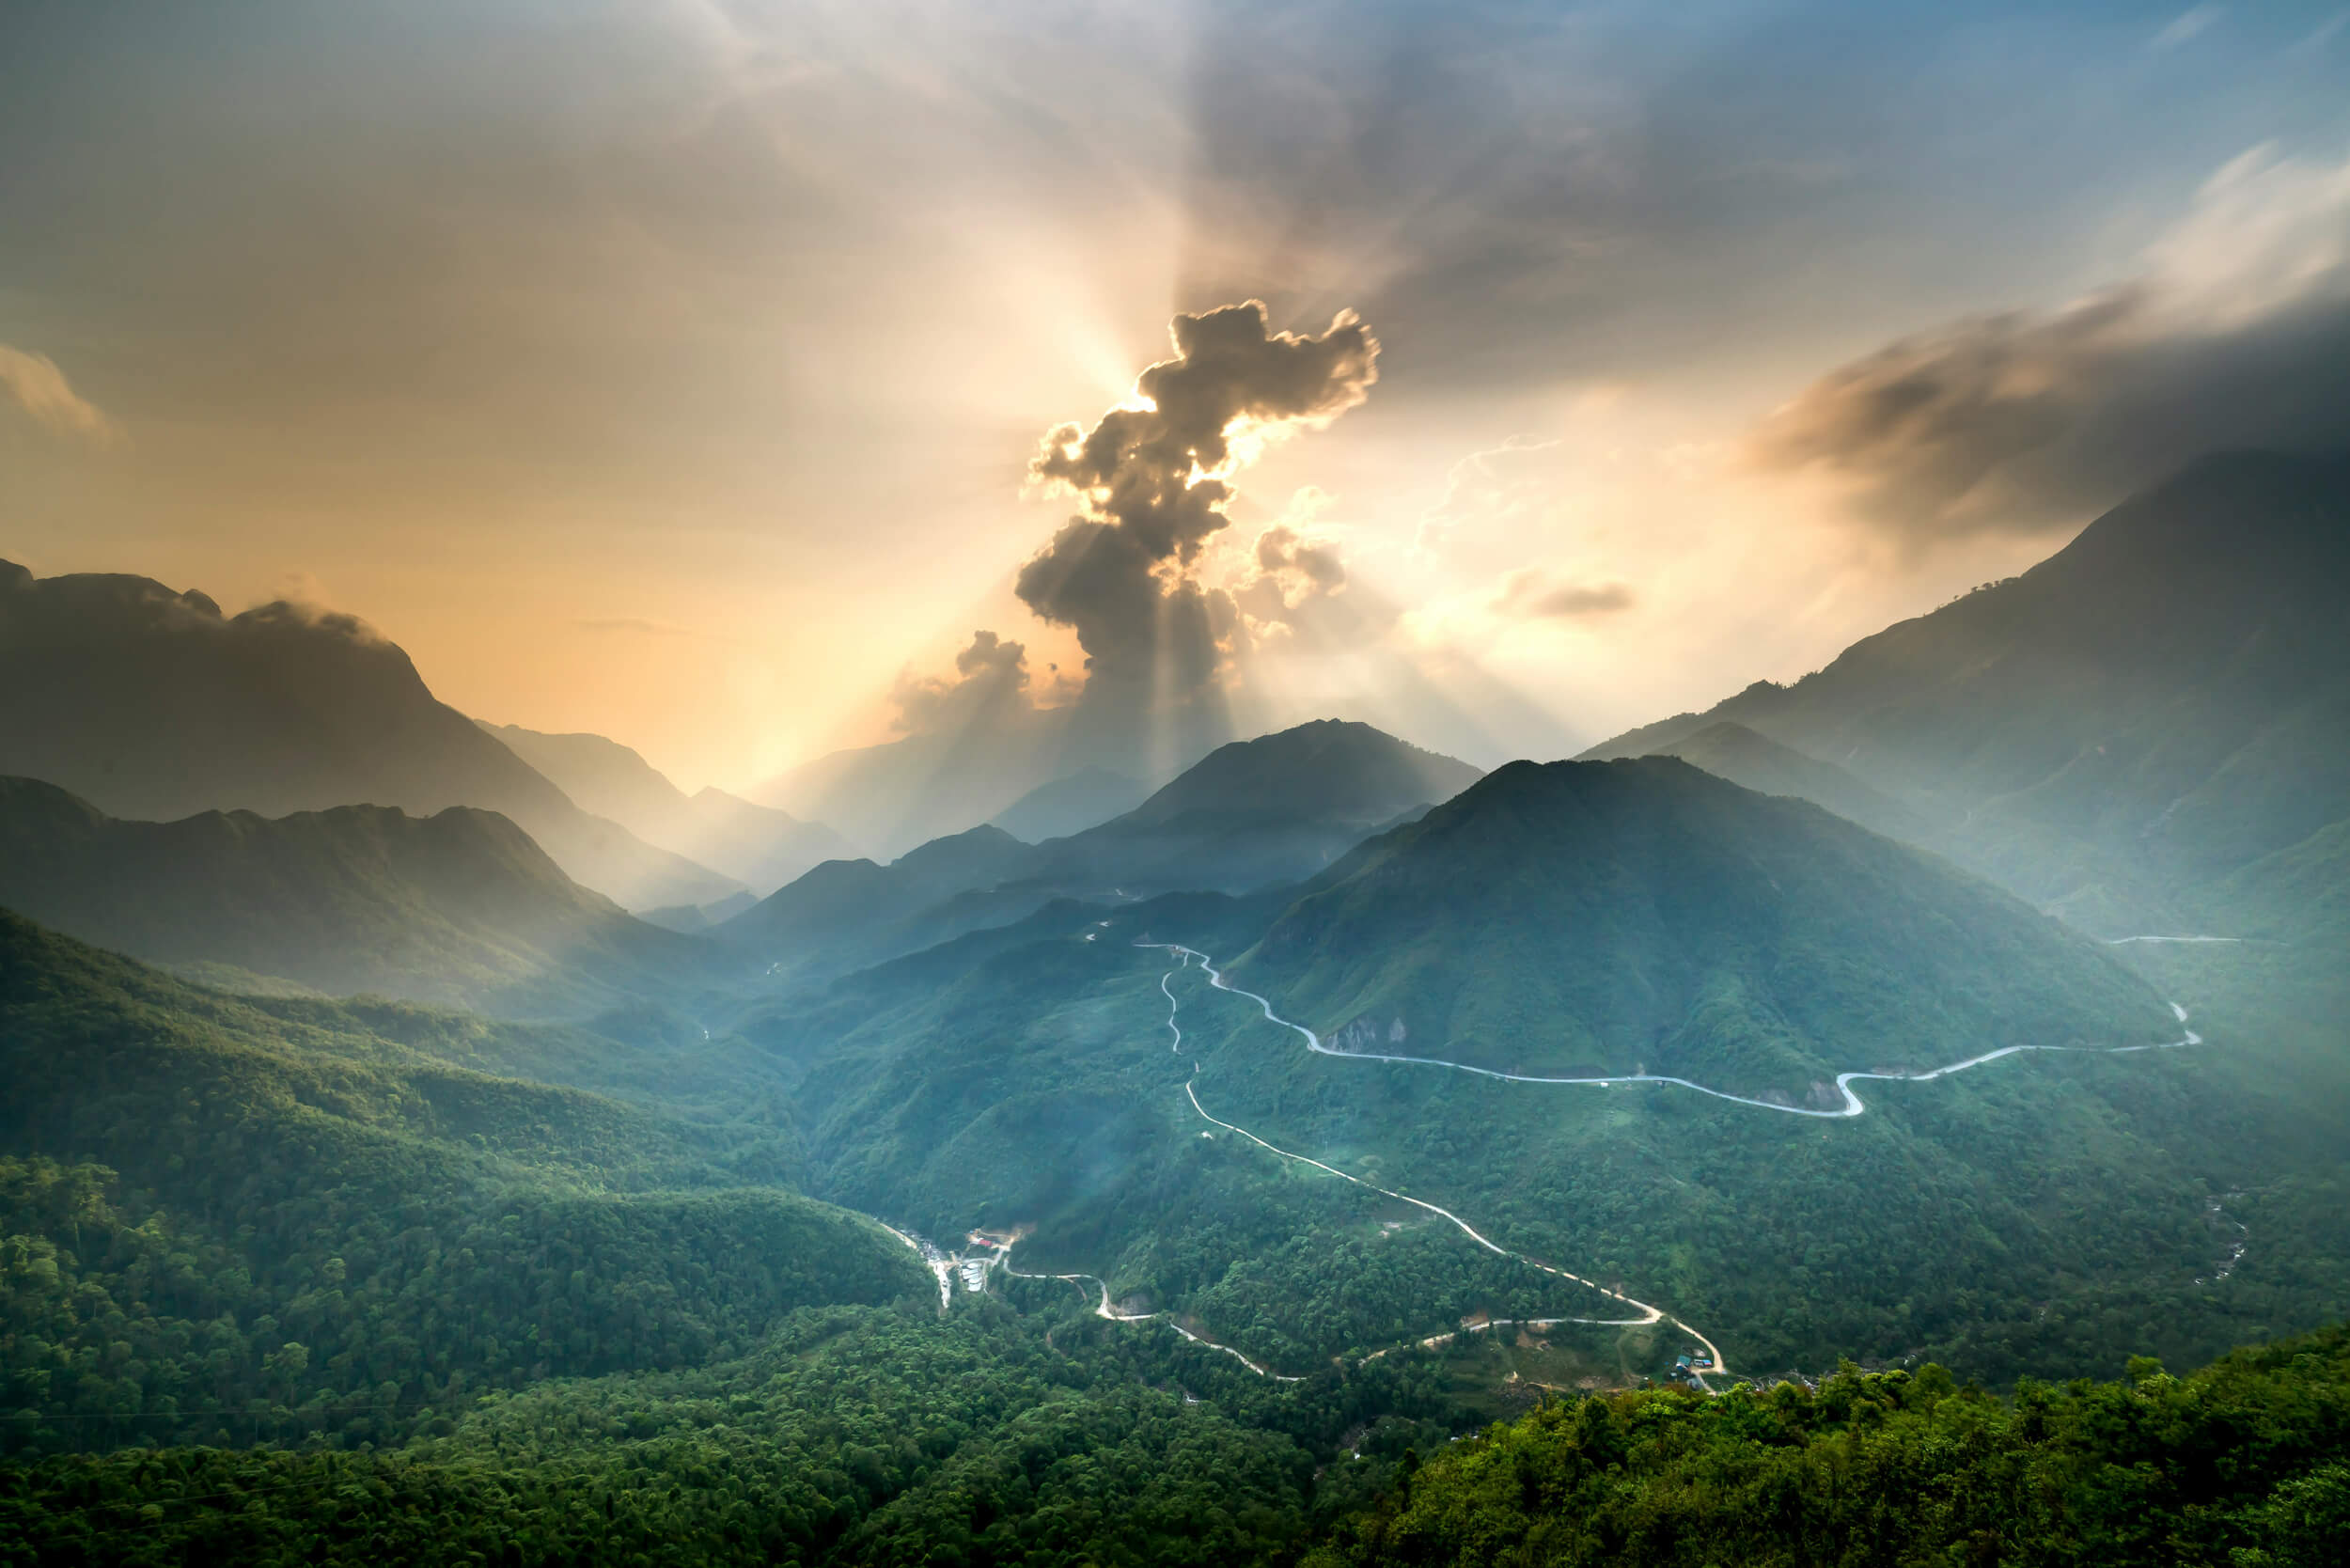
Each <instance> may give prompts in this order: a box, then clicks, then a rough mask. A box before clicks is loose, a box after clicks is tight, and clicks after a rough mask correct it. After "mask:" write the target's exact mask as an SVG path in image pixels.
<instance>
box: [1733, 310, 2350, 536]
mask: <svg viewBox="0 0 2350 1568" xmlns="http://www.w3.org/2000/svg"><path fill="white" fill-rule="evenodd" d="M2148 313H2149V312H2148V306H2146V305H2145V303H2144V296H2143V295H2142V294H2139V293H2137V292H2134V291H2133V292H2123V293H2119V294H2116V295H2113V296H2110V297H2108V298H2107V299H2104V300H2101V301H2098V302H2096V303H2094V304H2092V305H2088V306H2081V307H2079V308H2078V309H2076V310H2073V311H2068V312H2065V313H2063V314H2061V315H2059V316H2055V317H2050V318H2042V319H2033V318H2029V317H2020V316H2001V317H1992V318H1986V319H1983V320H1980V321H1967V322H1962V323H1960V324H1959V325H1957V326H1953V327H1950V328H1947V329H1945V330H1943V331H1941V332H1938V333H1935V334H1933V335H1931V336H1929V337H1916V338H1909V339H1905V340H1904V341H1901V342H1898V343H1894V344H1892V345H1890V346H1889V347H1888V348H1885V349H1882V350H1879V351H1878V352H1877V353H1873V354H1871V355H1869V356H1868V357H1866V358H1864V359H1860V360H1857V361H1856V362H1854V363H1853V364H1850V365H1847V366H1844V367H1843V368H1840V369H1837V370H1835V371H1832V372H1830V373H1829V374H1828V375H1826V376H1825V377H1823V378H1821V379H1820V380H1819V381H1817V382H1815V383H1813V384H1811V385H1810V387H1807V388H1806V389H1805V390H1804V391H1803V392H1802V394H1800V395H1799V396H1798V397H1797V398H1796V399H1795V400H1794V401H1793V402H1791V403H1789V404H1788V405H1787V406H1786V407H1785V408H1783V409H1781V410H1780V411H1779V412H1778V413H1777V414H1776V415H1774V416H1772V417H1771V418H1770V419H1769V420H1768V421H1767V422H1766V423H1765V424H1764V425H1763V428H1762V429H1761V430H1760V431H1758V432H1757V434H1756V438H1755V442H1754V451H1755V455H1756V457H1757V458H1758V460H1759V461H1760V462H1761V463H1763V464H1764V465H1765V466H1769V467H1778V468H1794V467H1802V466H1807V465H1810V464H1818V465H1821V466H1823V467H1825V468H1827V469H1829V470H1831V471H1834V472H1837V473H1840V474H1843V475H1846V476H1849V477H1850V478H1854V479H1855V480H1857V481H1858V483H1859V486H1860V489H1859V494H1858V506H1859V509H1860V511H1861V514H1862V516H1863V517H1865V518H1866V519H1867V520H1868V521H1869V522H1871V523H1872V524H1874V525H1878V526H1880V527H1883V528H1886V529H1888V530H1891V531H1893V532H1895V533H1897V534H1900V535H1904V536H1908V537H1912V538H1917V539H1923V538H1929V537H1933V536H1935V535H1941V534H1956V533H1966V532H1975V531H1984V530H2006V531H2014V532H2028V531H2032V530H2036V529H2040V528H2045V527H2051V526H2060V525H2063V524H2064V523H2066V522H2068V521H2076V520H2077V519H2078V517H2079V515H2080V514H2081V513H2082V512H2083V511H2084V510H2094V509H2096V508H2098V507H2100V506H2103V505H2106V504H2109V503H2110V502H2112V501H2114V500H2116V499H2118V498H2119V497H2120V496H2121V495H2123V494H2126V493H2128V492H2129V491H2131V490H2134V489H2137V488H2139V487H2140V486H2142V485H2145V484H2147V483H2150V482H2152V481H2153V480H2154V479H2156V478H2160V477H2161V476H2162V475H2163V474H2164V473H2165V472H2167V471H2169V470H2170V469H2171V468H2174V467H2176V466H2178V464H2180V463H2183V462H2185V461H2186V459H2188V458H2191V457H2194V456H2197V455H2198V454H2200V453H2203V452H2208V451H2216V450H2220V449H2224V448H2228V447H2287V448H2300V449H2331V448H2338V447H2344V446H2350V303H2344V302H2340V301H2333V302H2311V303H2309V304H2305V305H2302V306H2296V307H2295V308H2293V309H2290V310H2287V311H2283V312H2280V313H2279V314H2277V315H2275V316H2272V317H2267V318H2264V319H2262V320H2260V321H2255V322H2251V323H2248V324H2246V325H2244V326H2241V327H2237V328H2234V329H2233V330H2226V331H2201V330H2192V331H2186V332H2174V331H2166V330H2164V329H2163V328H2162V326H2161V325H2160V323H2158V322H2154V321H2147V320H2145V319H2144V318H2145V317H2146V316H2147V314H2148Z"/></svg>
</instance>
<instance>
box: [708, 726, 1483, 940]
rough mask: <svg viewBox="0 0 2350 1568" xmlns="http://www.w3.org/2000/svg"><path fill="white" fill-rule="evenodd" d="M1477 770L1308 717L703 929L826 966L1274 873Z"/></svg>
mask: <svg viewBox="0 0 2350 1568" xmlns="http://www.w3.org/2000/svg"><path fill="white" fill-rule="evenodd" d="M1478 776H1479V774H1478V770H1477V769H1475V768H1473V767H1470V766H1469V765H1468V764H1467V763H1465V762H1461V761H1456V760H1453V759H1451V758H1449V757H1441V756H1438V755H1437V754H1435V753H1434V752H1429V751H1422V750H1420V749H1419V748H1418V747H1417V746H1413V745H1407V744H1405V743H1404V742H1402V741H1399V740H1396V739H1395V738H1394V737H1393V736H1390V735H1387V734H1383V733H1381V732H1380V731H1379V730H1376V729H1372V728H1371V727H1370V726H1369V725H1365V724H1351V723H1343V722H1340V721H1338V720H1335V719H1324V720H1319V721H1316V722H1314V723H1310V724H1304V725H1299V726H1297V727H1296V728H1294V729H1286V730H1282V731H1279V732H1278V733H1276V734H1272V735H1263V736H1259V737H1258V738H1256V739H1255V740H1250V741H1234V742H1232V743H1230V745H1224V746H1220V747H1218V748H1217V749H1216V750H1215V751H1214V752H1211V753H1210V754H1209V755H1208V756H1207V757H1205V758H1203V759H1202V760H1200V761H1199V762H1198V763H1196V764H1195V765H1194V766H1192V767H1190V768H1188V769H1186V770H1185V771H1184V772H1183V774H1182V775H1181V776H1179V777H1177V778H1176V779H1174V780H1173V781H1172V782H1170V783H1168V784H1167V786H1165V787H1164V788H1162V789H1160V790H1158V791H1156V792H1153V793H1152V794H1151V795H1150V797H1149V798H1148V799H1146V800H1144V801H1143V802H1142V804H1140V805H1139V806H1137V807H1136V808H1134V809H1132V810H1130V811H1127V812H1125V813H1124V814H1123V815H1120V816H1117V817H1113V818H1112V819H1110V820H1109V821H1108V822H1105V823H1100V824H1098V825H1096V826H1093V827H1089V828H1087V829H1085V830H1084V831H1082V832H1078V833H1074V834H1071V835H1069V836H1068V837H1066V838H1060V839H1047V840H1045V841H1044V842H1042V843H1040V844H1034V845H1030V844H1025V843H1022V842H1020V841H1019V840H1018V839H1014V838H1013V837H1012V836H1011V834H1009V833H1006V832H1005V831H1004V830H1003V829H1001V828H999V827H995V826H992V825H989V826H981V827H977V828H973V829H971V830H970V831H969V832H967V833H963V834H959V835H955V836H953V837H951V838H947V839H935V840H933V841H932V842H931V843H928V844H925V845H923V846H922V847H921V848H919V849H917V850H915V851H913V852H911V853H910V854H908V855H903V856H901V858H899V859H898V860H896V861H893V862H891V863H890V864H889V865H887V866H879V865H875V864H874V863H872V862H870V861H863V860H860V861H850V862H836V863H834V864H832V865H827V866H820V867H818V868H817V869H816V870H813V871H810V872H809V873H807V875H806V876H804V877H802V878H801V879H800V880H799V881H798V882H795V883H793V884H791V886H787V887H784V888H781V889H780V890H778V891H777V892H776V894H775V895H774V896H773V897H771V898H769V899H767V900H765V901H764V902H761V903H760V904H758V905H756V906H754V907H753V908H751V909H748V910H745V911H744V913H743V914H741V915H738V916H736V917H734V918H733V919H731V920H729V921H727V922H726V923H725V924H724V925H723V926H722V927H720V928H719V931H718V933H717V934H718V935H719V937H720V939H722V940H724V941H726V942H728V943H729V944H731V945H733V946H736V947H738V948H741V949H744V950H745V951H747V952H749V953H751V954H753V955H755V956H756V957H758V958H759V959H760V960H761V961H762V962H765V963H768V964H781V965H783V966H784V967H785V968H787V969H790V968H794V967H798V968H802V969H805V968H806V967H807V966H808V965H810V964H816V965H822V966H825V967H830V968H836V969H837V968H838V967H840V966H843V965H846V966H850V967H854V966H856V965H858V964H870V963H875V962H879V961H880V960H883V959H885V958H889V957H893V956H895V955H897V954H899V953H902V952H911V951H914V950H916V949H919V948H922V947H927V946H929V945H931V944H932V943H934V942H939V941H944V940H947V939H948V938H949V937H952V936H955V935H957V934H959V933H963V932H965V931H970V930H974V929H977V928H979V927H980V926H987V925H1004V924H1008V923H1010V922H1011V921H1012V920H1015V919H1018V918H1020V917H1023V916H1026V915H1027V914H1029V913H1031V912H1033V911H1034V910H1036V909H1038V908H1041V907H1042V906H1043V905H1044V904H1046V903H1048V902H1051V901H1053V900H1055V899H1058V898H1083V899H1092V900H1097V901H1107V902H1122V901H1129V900H1133V899H1137V898H1143V897H1147V896H1149V895H1151V894H1153V893H1162V892H1170V891H1175V890H1178V889H1184V890H1198V891H1219V892H1246V891H1249V890H1252V889H1256V888H1261V887H1270V886H1279V885H1281V884H1284V883H1290V882H1296V881H1300V880H1302V879H1304V878H1306V877H1308V876H1311V875H1313V874H1314V873H1316V872H1317V871H1320V870H1323V869H1324V867H1326V866H1328V865H1329V864H1330V863H1331V862H1332V861H1334V860H1336V859H1337V858H1338V857H1339V856H1340V855H1344V854H1345V853H1346V852H1347V851H1348V850H1350V849H1352V848H1354V846H1355V844H1357V843H1359V842H1361V841H1362V839H1364V838H1365V837H1367V836H1368V835H1370V834H1371V833H1373V832H1376V831H1378V830H1379V829H1381V828H1384V827H1387V826H1390V825H1392V824H1393V823H1396V822H1397V821H1399V820H1401V819H1402V818H1403V817H1406V816H1408V815H1411V814H1413V813H1415V812H1418V811H1419V810H1423V809H1425V808H1427V807H1429V806H1432V805H1434V804H1435V803H1436V802H1437V801H1440V800H1444V799H1447V798H1449V797H1450V796H1451V795H1453V794H1454V793H1456V792H1459V791H1460V790H1461V789H1463V788H1464V787H1465V786H1466V785H1467V784H1469V783H1470V782H1472V781H1473V780H1475V779H1476V778H1477V777H1478Z"/></svg>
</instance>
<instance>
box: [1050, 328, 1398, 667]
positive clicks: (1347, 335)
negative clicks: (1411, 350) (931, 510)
mask: <svg viewBox="0 0 2350 1568" xmlns="http://www.w3.org/2000/svg"><path fill="white" fill-rule="evenodd" d="M1173 336H1174V339H1175V349H1176V354H1175V357H1174V358H1172V359H1167V360H1162V361H1160V362H1159V363H1158V364H1156V365H1153V366H1152V367H1151V368H1149V369H1147V370H1145V371H1144V372H1143V373H1142V375H1141V377H1140V379H1139V380H1138V381H1137V382H1136V391H1137V392H1138V393H1139V394H1140V395H1141V396H1142V397H1143V398H1145V399H1147V400H1149V403H1150V406H1149V407H1147V408H1120V409H1112V410H1111V411H1110V412H1109V413H1107V414H1105V415H1104V416H1102V417H1101V419H1100V420H1099V421H1098V422H1097V423H1096V424H1095V425H1094V426H1093V428H1092V429H1091V430H1084V429H1081V428H1080V427H1078V426H1076V425H1073V424H1072V425H1063V426H1061V427H1059V428H1058V429H1057V430H1055V431H1052V433H1051V434H1049V435H1047V436H1046V437H1045V439H1044V444H1043V447H1042V449H1041V450H1040V451H1039V453H1038V455H1037V457H1036V460H1035V462H1034V463H1032V464H1031V465H1030V468H1029V473H1030V477H1031V478H1034V479H1036V480H1038V481H1040V482H1041V483H1043V484H1045V485H1048V486H1051V487H1054V488H1056V489H1062V490H1066V491H1068V492H1070V493H1072V494H1075V495H1077V496H1078V497H1080V498H1081V499H1082V500H1083V502H1084V504H1085V508H1086V510H1085V511H1084V513H1083V514H1081V515H1079V516H1076V517H1073V518H1071V519H1070V520H1069V521H1068V522H1067V523H1066V524H1065V525H1062V527H1061V529H1060V531H1059V532H1058V533H1057V534H1055V535H1054V536H1053V540H1052V542H1051V543H1050V544H1048V545H1046V546H1045V547H1044V549H1043V550H1042V551H1041V552H1039V553H1038V554H1037V556H1036V557H1034V558H1032V559H1031V560H1029V562H1028V563H1027V564H1026V566H1025V567H1023V568H1022V569H1021V571H1020V575H1019V578H1018V580H1017V581H1016V582H1015V584H1014V585H1013V586H1014V588H1015V590H1016V591H1017V592H1018V594H1019V595H1020V598H1021V601H1022V602H1023V603H1024V604H1026V605H1027V606H1028V607H1029V608H1030V609H1031V610H1033V611H1034V612H1035V613H1036V614H1037V616H1038V617H1039V618H1040V619H1043V620H1046V621H1050V622H1052V623H1054V624H1056V625H1061V626H1067V627H1070V628H1071V629H1072V630H1073V631H1074V632H1075V633H1076V634H1077V641H1078V643H1079V645H1080V646H1081V647H1083V648H1084V650H1085V653H1086V670H1087V677H1088V690H1089V692H1091V691H1093V690H1095V689H1096V688H1097V687H1101V688H1105V689H1106V688H1107V687H1110V686H1119V687H1126V688H1136V687H1139V688H1142V689H1144V690H1146V691H1155V692H1156V693H1159V694H1162V695H1167V696H1171V697H1173V698H1176V699H1178V700H1180V699H1182V698H1183V697H1184V696H1185V695H1187V694H1188V693H1190V692H1193V691H1195V690H1197V689H1198V688H1199V687H1200V686H1201V685H1203V684H1204V683H1205V682H1207V680H1208V679H1209V677H1210V676H1211V675H1213V674H1214V670H1215V666H1216V663H1217V660H1218V658H1219V647H1218V645H1219V644H1220V643H1221V641H1222V640H1223V638H1224V636H1225V635H1226V634H1227V633H1228V632H1229V631H1230V628H1231V626H1232V623H1233V619H1234V609H1233V606H1232V604H1231V601H1230V598H1229V596H1227V595H1226V594H1224V593H1223V592H1221V591H1220V590H1214V589H1208V588H1202V587H1200V585H1199V584H1198V583H1197V582H1194V581H1193V580H1192V579H1191V578H1190V577H1189V576H1188V575H1187V574H1186V572H1185V571H1184V569H1185V568H1187V567H1189V566H1190V565H1191V564H1192V562H1193V561H1195V560H1196V559H1197V558H1198V557H1199V551H1200V549H1201V547H1202V546H1203V545H1204V544H1205V543H1206V542H1207V541H1208V540H1209V538H1210V537H1211V536H1213V535H1214V534H1215V533H1216V532H1217V531H1218V530H1219V529H1221V528H1223V527H1224V526H1225V525H1226V524H1227V523H1229V522H1230V518H1229V517H1228V516H1227V515H1226V513H1225V511H1224V508H1225V506H1226V504H1227V503H1229V502H1230V500H1231V498H1232V494H1233V492H1232V489H1231V487H1230V484H1228V483H1227V482H1226V479H1225V476H1226V475H1227V474H1229V472H1230V469H1231V468H1232V467H1233V466H1234V464H1235V453H1234V449H1233V442H1234V440H1235V439H1236V438H1243V439H1246V438H1250V437H1269V436H1273V435H1277V433H1279V432H1280V431H1282V430H1284V429H1288V428H1293V427H1296V426H1300V425H1315V424H1321V423H1324V422H1326V421H1328V420H1330V419H1333V418H1335V417H1337V416H1339V415H1340V414H1342V413H1344V412H1345V411H1346V410H1348V409H1350V408H1352V407H1354V406H1355V404H1357V403H1359V402H1361V401H1362V400H1363V399H1364V398H1365V397H1366V396H1368V395H1369V391H1370V388H1371V383H1372V382H1373V381H1375V380H1376V379H1377V377H1378V368H1377V359H1378V354H1379V343H1378V339H1376V338H1374V337H1371V332H1370V329H1368V328H1367V327H1365V326H1364V325H1363V323H1362V322H1361V321H1358V320H1356V319H1355V316H1354V315H1353V313H1351V312H1344V311H1342V312H1340V314H1339V316H1338V317H1337V319H1336V320H1334V321H1332V322H1331V323H1330V326H1329V328H1328V329H1327V330H1326V331H1324V332H1322V333H1320V334H1317V335H1313V336H1302V335H1298V334H1293V333H1286V332H1279V333H1277V332H1273V331H1271V330H1270V328H1269V327H1268V325H1267V322H1266V320H1265V309H1264V306H1262V305H1261V304H1259V303H1258V302H1256V301H1254V300H1251V301H1249V302H1247V303H1246V304H1243V305H1233V306H1224V307H1222V308H1221V309H1216V310H1211V311H1208V312H1206V313H1204V314H1202V315H1198V316H1178V317H1177V318H1176V319H1175V322H1174V327H1173ZM1308 548H1309V550H1310V547H1308ZM1298 569H1299V570H1301V571H1305V572H1308V574H1311V572H1331V571H1334V570H1342V569H1340V568H1339V567H1338V563H1337V561H1336V558H1335V557H1328V558H1324V557H1323V556H1322V555H1321V554H1320V553H1318V552H1317V553H1315V560H1314V564H1313V565H1312V566H1311V567H1307V566H1305V565H1304V564H1303V563H1299V567H1298Z"/></svg>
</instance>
